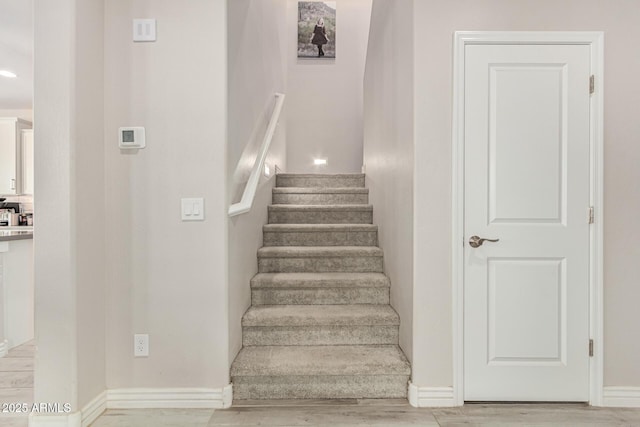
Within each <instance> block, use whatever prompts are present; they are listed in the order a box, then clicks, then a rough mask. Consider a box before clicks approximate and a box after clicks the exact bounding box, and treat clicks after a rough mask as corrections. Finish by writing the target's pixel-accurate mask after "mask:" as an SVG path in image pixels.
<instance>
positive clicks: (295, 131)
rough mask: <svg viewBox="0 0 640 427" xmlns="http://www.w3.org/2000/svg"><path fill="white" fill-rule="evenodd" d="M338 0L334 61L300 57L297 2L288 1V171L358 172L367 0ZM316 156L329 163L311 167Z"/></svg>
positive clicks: (361, 131)
mask: <svg viewBox="0 0 640 427" xmlns="http://www.w3.org/2000/svg"><path fill="white" fill-rule="evenodd" d="M336 3H337V12H336V26H337V29H336V32H337V34H336V59H335V60H333V59H298V58H297V40H298V37H297V31H298V25H297V22H298V2H297V0H288V15H287V16H288V21H287V27H288V31H289V34H288V39H289V45H288V49H287V52H286V58H287V59H286V60H287V64H288V70H287V71H288V76H287V92H288V94H289V98H288V99H287V108H288V116H287V117H288V121H287V159H288V167H289V171H290V172H302V173H314V172H320V173H321V172H327V173H336V172H338V173H346V172H360V168H361V166H362V139H363V122H362V108H363V107H362V97H363V92H362V81H363V76H364V64H365V58H366V54H367V39H368V36H369V22H370V15H371V0H337V2H336ZM315 157H322V158H328V160H329V164H328V166H326V167H321V168H317V167H315V166H314V165H313V159H314V158H315Z"/></svg>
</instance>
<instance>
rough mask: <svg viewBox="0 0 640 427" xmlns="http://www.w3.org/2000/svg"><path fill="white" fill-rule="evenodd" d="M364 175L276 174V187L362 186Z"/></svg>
mask: <svg viewBox="0 0 640 427" xmlns="http://www.w3.org/2000/svg"><path fill="white" fill-rule="evenodd" d="M364 185H365V175H364V174H361V173H359V174H358V173H357V174H353V173H349V174H287V173H281V174H277V175H276V187H278V188H281V187H325V188H326V187H331V188H343V187H364Z"/></svg>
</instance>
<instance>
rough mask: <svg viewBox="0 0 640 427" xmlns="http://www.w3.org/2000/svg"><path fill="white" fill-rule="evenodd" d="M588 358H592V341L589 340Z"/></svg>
mask: <svg viewBox="0 0 640 427" xmlns="http://www.w3.org/2000/svg"><path fill="white" fill-rule="evenodd" d="M589 357H593V340H589Z"/></svg>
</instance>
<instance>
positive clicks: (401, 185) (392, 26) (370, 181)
mask: <svg viewBox="0 0 640 427" xmlns="http://www.w3.org/2000/svg"><path fill="white" fill-rule="evenodd" d="M412 14H413V1H412V0H397V1H388V0H374V1H373V10H372V17H371V31H370V36H369V51H368V54H367V65H366V71H365V76H364V163H365V166H366V173H367V187H369V198H370V203H371V204H373V206H374V210H373V219H374V223H375V224H377V225H378V226H379V231H378V237H379V243H380V247H381V248H382V249H383V250H384V268H385V273H386V274H387V275H388V276H389V277H390V278H391V305H392V306H393V308H394V309H395V310H396V311H397V312H398V314H399V315H400V347H401V348H402V350H403V351H404V352H405V354H406V355H407V357H408V358H409V360H412V361H413V360H414V355H413V334H414V329H413V328H414V321H413V316H414V314H413V313H414V307H413V306H414V298H413V282H414V277H413V264H414V258H413V240H414V239H413V230H414V224H413V216H414V213H413V208H414V205H413V186H414V184H413V179H414V178H413V175H414V154H413V152H414V141H413V125H414V123H413V25H412V22H413V18H412Z"/></svg>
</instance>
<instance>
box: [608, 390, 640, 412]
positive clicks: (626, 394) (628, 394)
mask: <svg viewBox="0 0 640 427" xmlns="http://www.w3.org/2000/svg"><path fill="white" fill-rule="evenodd" d="M602 406H611V407H617V408H640V387H605V388H604V392H603V399H602Z"/></svg>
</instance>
